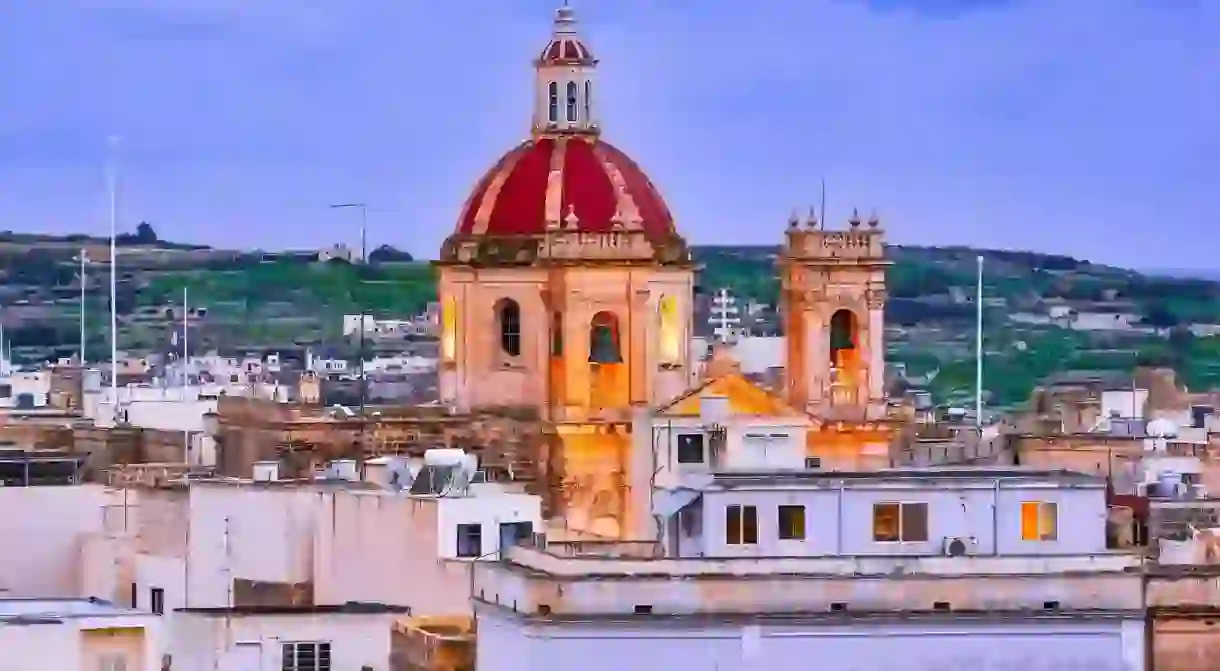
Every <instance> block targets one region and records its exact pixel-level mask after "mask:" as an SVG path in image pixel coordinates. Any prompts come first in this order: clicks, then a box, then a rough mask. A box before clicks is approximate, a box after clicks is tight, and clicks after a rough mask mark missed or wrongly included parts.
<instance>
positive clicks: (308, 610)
mask: <svg viewBox="0 0 1220 671" xmlns="http://www.w3.org/2000/svg"><path fill="white" fill-rule="evenodd" d="M175 612H178V613H193V614H195V615H211V616H220V617H223V616H229V615H322V614H328V615H386V614H406V615H409V614H410V613H411V608H410V607H409V606H396V605H392V604H385V603H369V602H365V601H348V602H346V603H336V604H302V605H279V606H266V605H260V606H216V607H200V608H177V609H175Z"/></svg>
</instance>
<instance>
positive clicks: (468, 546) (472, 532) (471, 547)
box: [457, 524, 483, 557]
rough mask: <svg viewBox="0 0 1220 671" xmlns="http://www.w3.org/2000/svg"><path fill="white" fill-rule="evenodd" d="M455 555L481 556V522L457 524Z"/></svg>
mask: <svg viewBox="0 0 1220 671" xmlns="http://www.w3.org/2000/svg"><path fill="white" fill-rule="evenodd" d="M457 556H459V557H481V556H483V525H482V524H459V525H457Z"/></svg>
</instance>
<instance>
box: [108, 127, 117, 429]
mask: <svg viewBox="0 0 1220 671" xmlns="http://www.w3.org/2000/svg"><path fill="white" fill-rule="evenodd" d="M118 144H119V140H118V138H117V137H115V136H111V137H110V138H109V140H108V145H109V148H110V154H111V155H110V156H109V157H108V159H107V161H106V163H107V165H106V188H107V191H109V196H110V404H111V406H110V408H111V410H112V411H113V412H114V414H115V419H116V421H117V418H118V412H119V308H118V256H119V252H118V243H117V238H118V226H119V176H118V165H117V158H116V157H115V156H114V154H115V153H117V148H118Z"/></svg>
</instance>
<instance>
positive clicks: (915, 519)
mask: <svg viewBox="0 0 1220 671" xmlns="http://www.w3.org/2000/svg"><path fill="white" fill-rule="evenodd" d="M873 540H874V541H877V542H878V543H899V542H901V543H923V542H926V541H927V540H928V504H926V503H874V504H873Z"/></svg>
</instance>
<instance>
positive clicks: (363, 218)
mask: <svg viewBox="0 0 1220 671" xmlns="http://www.w3.org/2000/svg"><path fill="white" fill-rule="evenodd" d="M330 207H331V209H332V210H347V209H358V210H360V263H362V264H363V263H367V262H368V221H369V219H368V217H369V213H368V206H367V205H365V204H364V203H338V204H335V205H331V206H330ZM357 279H359V280H360V281H361V282H363V278H362V277H361V276H360V275H359V274H358V275H357ZM357 307H359V308H360V328H359V330H360V351H359V354H358V356H357V358H358V360H359V362H360V432H361V439H362V440H361V443H360V448H361V449H362V450H363V449H364V441H363V438H364V435H363V434H364V404H365V398H366V397H367V395H368V393H367V389H368V386H367V385H366V384H365V377H364V301H363V300H360V301H359V305H358V306H357Z"/></svg>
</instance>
